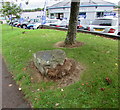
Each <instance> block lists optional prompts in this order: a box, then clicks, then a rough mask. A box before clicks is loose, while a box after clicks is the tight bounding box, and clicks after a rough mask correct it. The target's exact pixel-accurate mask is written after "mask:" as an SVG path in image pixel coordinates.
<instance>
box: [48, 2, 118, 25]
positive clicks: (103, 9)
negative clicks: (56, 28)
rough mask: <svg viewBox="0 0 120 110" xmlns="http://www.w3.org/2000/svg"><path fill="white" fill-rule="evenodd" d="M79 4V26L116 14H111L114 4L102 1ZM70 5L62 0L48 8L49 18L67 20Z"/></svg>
mask: <svg viewBox="0 0 120 110" xmlns="http://www.w3.org/2000/svg"><path fill="white" fill-rule="evenodd" d="M80 2H81V3H80V10H79V16H78V18H79V19H80V21H81V24H86V25H88V24H90V22H92V21H93V20H94V19H96V18H99V17H104V16H115V15H116V13H115V12H113V9H114V7H115V6H116V5H115V4H114V3H111V2H107V1H104V0H81V1H80ZM70 5H71V2H70V0H69V1H68V0H67V1H65V0H63V1H61V2H59V3H57V4H54V5H52V6H50V7H48V11H49V18H57V19H62V18H66V19H67V20H69V17H70Z"/></svg>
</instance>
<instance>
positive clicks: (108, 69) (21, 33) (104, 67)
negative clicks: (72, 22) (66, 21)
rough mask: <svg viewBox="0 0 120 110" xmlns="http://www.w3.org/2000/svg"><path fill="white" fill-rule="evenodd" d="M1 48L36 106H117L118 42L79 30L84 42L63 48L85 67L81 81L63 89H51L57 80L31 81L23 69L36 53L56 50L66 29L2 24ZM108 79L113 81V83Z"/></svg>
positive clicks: (81, 39)
mask: <svg viewBox="0 0 120 110" xmlns="http://www.w3.org/2000/svg"><path fill="white" fill-rule="evenodd" d="M2 32H3V35H2V51H3V56H4V58H5V61H6V63H7V66H8V68H9V71H10V72H11V73H12V74H13V76H14V79H15V80H16V82H17V84H18V85H19V86H20V87H21V88H22V91H23V92H24V94H25V98H27V99H28V100H29V102H31V103H32V105H33V107H34V108H118V92H119V91H118V62H117V59H118V41H116V40H112V39H106V38H103V37H98V36H95V35H90V34H84V33H77V40H78V41H81V42H84V43H85V44H84V45H83V46H82V47H79V48H62V49H63V50H64V51H65V52H66V54H67V56H68V57H69V58H74V59H75V60H77V61H79V62H80V63H81V64H83V65H84V66H85V67H86V71H84V73H83V74H82V75H81V80H80V81H79V82H77V83H75V84H73V85H70V86H68V87H65V88H62V89H63V90H62V91H61V89H57V88H56V89H54V90H51V89H50V87H51V86H52V85H55V83H54V82H52V81H51V82H38V83H35V82H31V75H30V74H29V72H28V71H26V70H25V69H24V68H26V66H28V63H29V62H30V61H31V60H32V57H33V53H35V52H37V51H41V50H51V49H55V47H54V46H53V45H54V44H55V43H56V42H58V41H63V40H64V39H65V36H66V32H64V31H58V30H51V29H41V30H24V29H19V28H14V29H13V30H12V29H11V27H10V26H8V25H3V26H2ZM106 78H109V79H110V80H111V82H110V84H108V83H107V82H106V80H105V79H106Z"/></svg>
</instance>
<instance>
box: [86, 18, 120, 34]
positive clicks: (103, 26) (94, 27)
mask: <svg viewBox="0 0 120 110" xmlns="http://www.w3.org/2000/svg"><path fill="white" fill-rule="evenodd" d="M119 25H120V24H119V23H118V18H99V19H95V20H94V21H93V22H92V24H91V25H89V26H88V31H93V32H98V33H105V34H111V35H120V26H119Z"/></svg>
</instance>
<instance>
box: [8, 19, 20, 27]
mask: <svg viewBox="0 0 120 110" xmlns="http://www.w3.org/2000/svg"><path fill="white" fill-rule="evenodd" d="M18 21H19V20H18V19H14V20H12V21H9V23H8V24H9V25H11V26H13V24H14V23H15V22H18Z"/></svg>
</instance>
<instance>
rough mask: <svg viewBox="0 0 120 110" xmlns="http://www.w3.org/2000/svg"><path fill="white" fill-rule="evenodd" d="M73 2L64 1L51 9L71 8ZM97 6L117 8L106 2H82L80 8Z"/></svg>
mask: <svg viewBox="0 0 120 110" xmlns="http://www.w3.org/2000/svg"><path fill="white" fill-rule="evenodd" d="M70 5H71V2H70V0H66V1H65V0H63V1H61V2H59V3H57V4H54V5H52V6H50V7H48V8H49V9H56V8H70ZM95 6H112V7H114V6H116V5H115V4H114V3H111V2H107V1H104V0H80V7H95Z"/></svg>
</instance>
